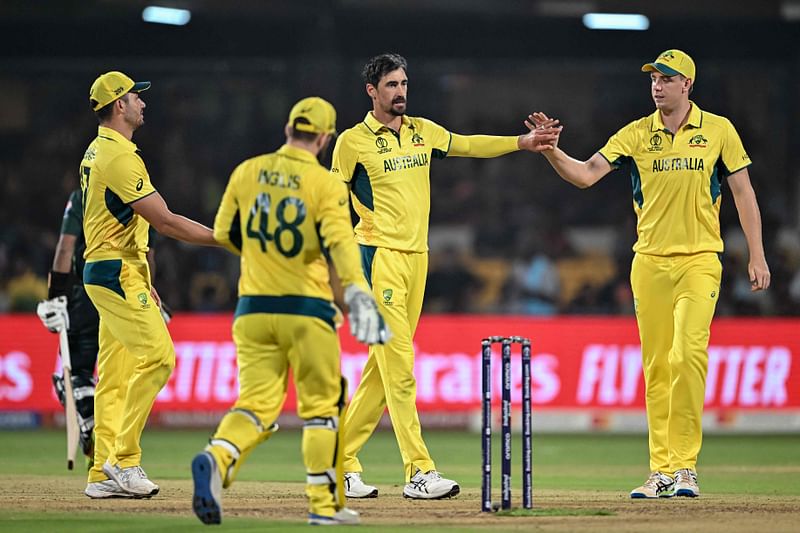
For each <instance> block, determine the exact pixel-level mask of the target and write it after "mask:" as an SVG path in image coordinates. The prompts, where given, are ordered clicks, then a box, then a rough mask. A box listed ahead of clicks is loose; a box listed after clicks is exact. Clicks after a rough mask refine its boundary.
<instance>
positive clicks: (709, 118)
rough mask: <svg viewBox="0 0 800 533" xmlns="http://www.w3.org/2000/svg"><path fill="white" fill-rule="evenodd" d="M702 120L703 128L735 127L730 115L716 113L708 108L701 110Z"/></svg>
mask: <svg viewBox="0 0 800 533" xmlns="http://www.w3.org/2000/svg"><path fill="white" fill-rule="evenodd" d="M701 120H702V122H701V125H700V127H701V128H705V127H710V128H720V129H728V128H734V126H733V122H731V121H730V119H729V118H728V117H724V116H722V115H717V114H716V113H712V112H710V111H706V110H701ZM734 129H735V128H734Z"/></svg>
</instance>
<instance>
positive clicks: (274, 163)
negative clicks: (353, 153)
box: [214, 145, 363, 300]
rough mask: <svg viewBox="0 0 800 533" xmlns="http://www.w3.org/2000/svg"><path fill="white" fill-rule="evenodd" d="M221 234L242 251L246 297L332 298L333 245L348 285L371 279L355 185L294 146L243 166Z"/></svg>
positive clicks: (225, 201)
mask: <svg viewBox="0 0 800 533" xmlns="http://www.w3.org/2000/svg"><path fill="white" fill-rule="evenodd" d="M214 238H215V239H216V240H217V241H218V242H220V243H222V244H223V245H225V246H226V247H227V248H229V249H231V250H233V251H235V252H237V253H240V254H241V276H240V278H239V295H240V296H256V295H266V296H282V295H298V296H310V297H317V298H324V299H327V300H330V299H332V297H333V294H332V291H331V288H330V285H329V275H328V264H327V260H326V258H325V256H324V254H326V253H327V249H328V248H331V254H332V256H333V260H334V263H335V266H336V269H337V272H338V274H339V276H340V278H342V283H343V284H347V283H352V282H355V281H356V279H357V278H359V279H361V278H363V275H361V273H360V266H359V255H358V250H357V246H356V243H355V240H354V239H353V227H352V225H351V223H350V210H349V202H348V197H347V188H346V187H345V186H344V184H342V183H341V182H339V181H337V180H335V179H333V178H332V177H331V176H330V174H329V173H328V171H327V170H326V169H325V168H323V167H322V166H321V165H320V164H319V162H318V161H317V159H316V157H315V156H314V155H313V154H312V153H310V152H308V151H306V150H302V149H300V148H296V147H293V146H289V145H284V146H282V147H281V148H280V149H279V150H278V151H277V152H274V153H270V154H265V155H260V156H257V157H254V158H252V159H248V160H247V161H244V162H243V163H241V164H240V165H239V166H238V167H236V169H235V170H234V171H233V173H232V174H231V177H230V181H229V182H228V186H227V188H226V190H225V194H224V195H223V198H222V202H221V203H220V207H219V210H218V211H217V215H216V218H215V220H214ZM337 247H338V248H337ZM334 248H337V249H336V253H333V249H334ZM341 251H346V253H345V254H343V255H344V257H345V258H344V259H340V252H341Z"/></svg>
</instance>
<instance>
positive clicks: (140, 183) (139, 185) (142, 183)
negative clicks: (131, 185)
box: [136, 178, 144, 191]
mask: <svg viewBox="0 0 800 533" xmlns="http://www.w3.org/2000/svg"><path fill="white" fill-rule="evenodd" d="M143 186H144V180H142V178H139V181H137V182H136V190H137V191H141V190H142V187H143Z"/></svg>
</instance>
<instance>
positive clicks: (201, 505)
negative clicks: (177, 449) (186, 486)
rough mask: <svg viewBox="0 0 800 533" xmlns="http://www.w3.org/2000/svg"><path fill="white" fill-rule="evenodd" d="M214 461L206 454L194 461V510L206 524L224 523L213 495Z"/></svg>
mask: <svg viewBox="0 0 800 533" xmlns="http://www.w3.org/2000/svg"><path fill="white" fill-rule="evenodd" d="M213 460H214V459H213V458H212V457H209V456H208V455H207V454H206V453H201V454H199V455H197V456H195V458H194V459H192V479H193V480H194V496H193V497H192V509H193V510H194V514H195V515H197V518H199V519H200V521H201V522H203V523H204V524H221V523H222V509H221V508H220V504H219V502H217V500H216V499H215V498H214V495H213V494H212V493H211V476H212V475H213V474H214V470H213V467H212V465H211V461H213Z"/></svg>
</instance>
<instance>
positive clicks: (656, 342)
mask: <svg viewBox="0 0 800 533" xmlns="http://www.w3.org/2000/svg"><path fill="white" fill-rule="evenodd" d="M721 277H722V264H721V262H720V259H719V257H718V255H717V254H716V253H714V252H706V253H698V254H693V255H680V256H670V257H661V256H653V255H645V254H638V253H637V254H636V255H635V256H634V258H633V265H632V267H631V287H632V288H633V297H634V305H635V308H636V320H637V322H638V324H639V337H640V339H641V343H642V369H643V372H644V381H645V398H646V403H647V424H648V428H649V440H650V442H649V444H650V470H651V471H652V472H662V473H665V474H669V475H672V474H673V473H674V472H675V471H676V470H680V469H682V468H690V469H692V470H695V465H696V464H697V456H698V454H699V453H700V446H701V443H702V440H703V427H702V417H703V401H704V399H705V384H706V372H707V369H708V339H709V334H710V327H711V319H712V318H713V316H714V308H715V307H716V304H717V299H718V298H719V287H720V279H721Z"/></svg>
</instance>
